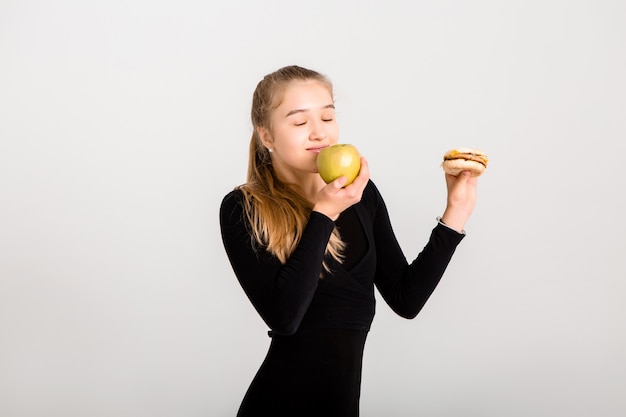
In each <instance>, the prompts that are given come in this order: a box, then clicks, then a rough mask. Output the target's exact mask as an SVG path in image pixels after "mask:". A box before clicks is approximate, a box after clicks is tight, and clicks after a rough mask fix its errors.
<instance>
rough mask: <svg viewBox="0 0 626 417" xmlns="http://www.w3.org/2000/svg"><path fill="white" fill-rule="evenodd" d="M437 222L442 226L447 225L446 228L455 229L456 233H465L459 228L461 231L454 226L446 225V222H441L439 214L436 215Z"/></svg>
mask: <svg viewBox="0 0 626 417" xmlns="http://www.w3.org/2000/svg"><path fill="white" fill-rule="evenodd" d="M437 223H439V224H440V225H442V226H445V227H447V228H448V229H450V230H454V231H455V232H457V233H461V234H462V235H464V234H465V230H461V231H460V232H459V231H458V230H456V229H455V228H453V227H450V226H448V225H447V224H445V223H444V222H443V220H441V216H437Z"/></svg>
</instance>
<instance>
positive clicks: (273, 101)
mask: <svg viewBox="0 0 626 417" xmlns="http://www.w3.org/2000/svg"><path fill="white" fill-rule="evenodd" d="M296 80H302V81H307V80H316V81H320V82H321V83H322V84H324V85H325V86H326V87H327V88H328V91H329V92H330V94H331V97H332V95H333V88H332V83H331V82H330V80H328V79H327V78H326V77H325V76H323V75H322V74H320V73H318V72H316V71H313V70H309V69H306V68H302V67H299V66H295V65H294V66H287V67H283V68H281V69H279V70H277V71H275V72H273V73H271V74H268V75H266V76H265V77H264V78H263V79H262V80H261V81H260V82H259V83H258V85H257V87H256V89H255V90H254V95H253V98H252V111H251V118H252V126H253V133H252V138H251V140H250V154H249V160H248V176H247V182H246V183H245V184H243V185H241V186H239V187H238V189H240V190H241V191H242V192H243V195H244V211H245V213H246V216H247V219H248V221H249V223H250V226H251V231H252V238H253V240H254V243H256V244H257V245H260V246H262V247H264V248H265V249H266V250H267V251H268V252H270V253H271V254H273V255H274V256H276V258H278V260H279V261H280V262H282V263H285V262H286V261H287V259H288V258H289V256H291V254H292V253H293V251H294V250H295V248H296V246H297V245H298V243H299V242H300V238H301V237H302V232H303V231H304V228H305V226H306V224H307V222H308V220H309V216H310V214H311V211H312V209H313V205H312V203H311V202H309V201H308V200H307V199H306V198H304V197H303V196H302V195H301V194H300V193H298V192H297V190H296V189H294V187H293V185H290V184H286V183H284V182H282V181H281V180H280V179H278V177H277V176H276V174H275V172H274V169H273V167H272V160H271V157H270V153H269V150H268V149H267V148H266V147H265V146H263V143H262V142H261V138H260V136H259V134H258V129H257V128H265V129H267V130H270V131H271V126H270V114H271V112H272V111H273V110H274V109H276V108H277V107H278V106H279V105H280V102H281V100H282V98H283V95H284V93H285V90H286V89H287V87H288V85H289V83H291V82H292V81H296ZM343 249H344V243H343V242H342V240H341V237H340V235H339V231H338V230H337V228H335V229H334V230H333V233H332V235H331V237H330V239H329V242H328V244H327V246H326V254H329V255H330V256H332V257H333V258H334V259H335V260H337V261H338V262H341V261H342V255H341V252H342V250H343ZM323 267H324V269H325V270H326V271H329V268H328V265H327V264H326V262H323Z"/></svg>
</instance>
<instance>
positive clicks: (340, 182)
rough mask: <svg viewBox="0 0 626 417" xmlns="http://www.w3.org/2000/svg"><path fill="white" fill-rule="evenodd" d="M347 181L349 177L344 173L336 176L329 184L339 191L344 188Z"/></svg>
mask: <svg viewBox="0 0 626 417" xmlns="http://www.w3.org/2000/svg"><path fill="white" fill-rule="evenodd" d="M347 181H348V179H347V178H346V177H345V176H344V175H342V176H341V177H339V178H336V179H335V180H334V181H332V182H331V183H330V184H329V185H330V187H331V188H333V189H334V190H335V191H339V190H341V189H342V188H343V186H344V185H346V182H347Z"/></svg>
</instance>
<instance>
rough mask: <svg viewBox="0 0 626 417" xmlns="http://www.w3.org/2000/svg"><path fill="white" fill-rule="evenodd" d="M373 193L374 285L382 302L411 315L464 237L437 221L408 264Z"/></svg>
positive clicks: (384, 209) (377, 193) (437, 281)
mask: <svg viewBox="0 0 626 417" xmlns="http://www.w3.org/2000/svg"><path fill="white" fill-rule="evenodd" d="M372 190H373V191H372V192H373V193H374V194H375V195H374V199H375V201H376V204H375V207H376V209H375V214H374V236H375V242H376V243H375V244H376V276H375V281H374V282H375V284H376V287H377V288H378V291H379V292H380V294H381V295H382V297H383V299H384V300H385V302H386V303H387V304H388V305H389V306H390V307H391V309H392V310H393V311H395V312H396V313H397V314H398V315H400V316H402V317H405V318H414V317H415V316H416V315H417V314H418V313H419V312H420V310H421V309H422V307H423V306H424V304H425V303H426V301H427V300H428V298H429V297H430V295H431V294H432V292H433V291H434V290H435V288H436V287H437V284H438V283H439V281H440V280H441V277H442V276H443V273H444V271H445V270H446V268H447V266H448V263H449V262H450V259H451V258H452V255H453V254H454V251H455V249H456V247H457V245H458V244H459V243H460V242H461V240H462V239H463V237H464V236H465V235H464V234H462V233H458V232H456V231H455V230H452V229H450V228H448V227H445V226H443V225H441V224H437V226H435V228H434V229H433V230H432V232H431V235H430V239H429V240H428V243H427V244H426V246H425V247H424V249H423V250H422V251H421V252H420V253H419V255H418V256H417V257H416V258H415V259H414V260H413V261H412V262H411V263H408V261H407V258H406V257H405V256H404V254H403V252H402V250H401V248H400V245H399V244H398V241H397V239H396V236H395V234H394V232H393V229H392V226H391V222H390V220H389V214H388V211H387V208H386V206H385V203H384V201H383V199H382V197H381V196H380V194H379V192H378V190H376V188H375V187H372Z"/></svg>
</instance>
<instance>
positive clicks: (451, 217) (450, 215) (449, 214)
mask: <svg viewBox="0 0 626 417" xmlns="http://www.w3.org/2000/svg"><path fill="white" fill-rule="evenodd" d="M445 175H446V186H447V187H448V199H447V205H446V210H445V211H444V213H443V216H441V221H443V222H444V223H445V224H446V225H448V226H450V227H451V228H453V229H455V230H457V231H459V232H460V231H462V230H463V228H464V227H465V223H466V222H467V219H469V217H470V215H471V214H472V211H473V210H474V206H475V205H476V188H477V184H478V178H477V177H472V176H470V172H469V171H463V172H462V173H461V174H459V176H458V177H455V176H452V175H450V174H445Z"/></svg>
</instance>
